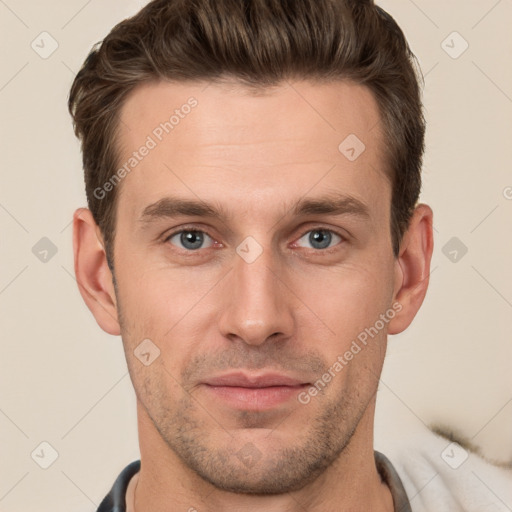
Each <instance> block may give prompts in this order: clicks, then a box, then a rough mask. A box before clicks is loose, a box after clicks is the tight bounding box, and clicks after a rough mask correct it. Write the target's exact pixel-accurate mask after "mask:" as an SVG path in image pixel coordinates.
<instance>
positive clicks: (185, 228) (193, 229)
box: [163, 226, 347, 256]
mask: <svg viewBox="0 0 512 512" xmlns="http://www.w3.org/2000/svg"><path fill="white" fill-rule="evenodd" d="M312 231H326V232H327V233H332V234H334V235H337V236H339V237H340V238H341V242H338V243H337V244H336V245H333V246H332V247H328V248H326V249H311V248H307V247H304V248H303V249H306V250H309V251H314V252H315V253H318V254H329V253H331V252H332V251H333V250H336V248H337V247H338V246H339V245H341V244H342V243H343V242H346V241H347V237H346V236H345V235H343V234H341V233H340V232H338V231H336V230H334V229H331V228H326V227H324V226H315V227H313V228H310V229H307V230H306V231H304V232H302V234H301V235H300V236H299V237H298V238H297V241H298V240H300V239H301V238H302V237H303V236H304V235H306V234H307V233H310V232H312ZM187 232H196V233H203V234H205V235H207V236H209V237H210V238H211V239H212V240H213V241H214V242H215V241H216V240H215V237H213V236H212V235H210V234H209V233H208V231H205V230H204V229H198V228H197V227H195V226H182V227H180V229H178V230H176V231H173V232H172V233H170V234H169V235H167V236H165V238H164V240H163V243H164V244H166V243H168V242H169V240H170V239H171V238H172V237H173V236H175V235H179V234H180V233H187ZM294 243H295V242H294ZM177 249H179V248H178V247H177ZM207 249H211V247H207ZM179 250H182V251H184V252H185V253H187V254H188V255H190V256H193V255H197V254H198V253H199V251H200V249H197V250H195V251H193V250H186V249H179Z"/></svg>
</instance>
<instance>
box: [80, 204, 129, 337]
mask: <svg viewBox="0 0 512 512" xmlns="http://www.w3.org/2000/svg"><path fill="white" fill-rule="evenodd" d="M73 252H74V265H75V275H76V280H77V283H78V288H79V290H80V294H81V295H82V298H83V299H84V301H85V303H86V304H87V307H88V308H89V309H90V310H91V312H92V314H93V315H94V318H95V319H96V321H97V322H98V325H99V326H100V327H101V328H102V329H103V330H104V331H105V332H107V333H109V334H112V335H114V336H117V335H119V334H120V333H121V329H120V326H119V321H118V315H117V305H116V297H115V290H114V284H113V280H112V273H111V271H110V269H109V268H108V264H107V257H106V254H105V249H104V247H103V243H102V240H101V234H100V230H99V228H98V226H97V224H96V222H95V221H94V218H93V216H92V213H91V211H90V210H88V209H87V208H79V209H78V210H76V211H75V213H74V215H73Z"/></svg>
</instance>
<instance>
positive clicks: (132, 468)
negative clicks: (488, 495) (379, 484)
mask: <svg viewBox="0 0 512 512" xmlns="http://www.w3.org/2000/svg"><path fill="white" fill-rule="evenodd" d="M375 464H376V465H377V470H378V472H379V474H380V477H381V479H382V481H383V482H384V483H386V484H387V486H388V487H389V489H390V491H391V495H392V496H393V504H394V508H395V512H412V510H411V505H410V503H409V499H408V498H407V494H406V492H405V489H404V486H403V484H402V481H401V480H400V477H399V476H398V473H397V472H396V470H395V468H394V467H393V465H392V464H391V462H390V461H389V459H388V458H387V457H386V456H385V455H383V454H382V453H380V452H378V451H375ZM139 470H140V460H136V461H134V462H132V463H131V464H129V465H128V466H126V467H125V468H124V469H123V471H121V473H120V475H119V476H118V477H117V479H116V481H115V482H114V485H113V486H112V489H111V490H110V492H109V493H108V494H107V496H106V497H105V499H104V500H103V501H102V502H101V504H100V507H99V508H98V511H97V512H126V489H127V488H128V483H129V482H130V479H131V478H132V476H134V475H135V474H136V473H138V472H139Z"/></svg>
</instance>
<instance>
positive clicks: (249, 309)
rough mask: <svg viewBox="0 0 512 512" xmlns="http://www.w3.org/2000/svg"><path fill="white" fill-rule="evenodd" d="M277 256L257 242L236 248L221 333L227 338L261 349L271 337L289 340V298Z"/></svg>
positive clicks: (290, 323)
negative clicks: (260, 345) (261, 345)
mask: <svg viewBox="0 0 512 512" xmlns="http://www.w3.org/2000/svg"><path fill="white" fill-rule="evenodd" d="M278 268H279V264H278V261H277V256H276V255H275V254H273V252H272V249H271V248H263V247H262V246H260V245H259V244H257V242H256V243H255V240H254V239H252V240H251V239H250V237H249V240H247V239H246V240H245V241H244V242H242V243H241V244H240V245H239V246H238V248H237V254H236V255H235V256H234V261H233V270H232V272H230V279H229V282H228V283H227V284H226V285H227V287H228V289H227V295H226V303H225V309H224V311H223V313H222V321H221V330H222V331H223V334H224V335H225V336H228V337H231V338H233V337H237V338H240V339H242V340H243V341H244V342H245V343H248V344H251V345H258V344H262V343H264V342H265V341H266V340H267V339H268V338H269V337H270V336H272V335H277V334H280V335H281V336H282V337H287V336H289V335H290V334H291V332H292V329H293V317H292V310H291V307H290V304H289V294H288V293H287V290H286V286H285V285H284V284H283V282H282V281H281V278H280V276H279V274H278V272H279V271H278V270H277V269H278Z"/></svg>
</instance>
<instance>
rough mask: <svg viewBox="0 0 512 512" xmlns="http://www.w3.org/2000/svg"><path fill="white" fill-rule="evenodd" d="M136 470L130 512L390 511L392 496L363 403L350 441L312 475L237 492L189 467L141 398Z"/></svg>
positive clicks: (370, 409)
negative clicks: (296, 483)
mask: <svg viewBox="0 0 512 512" xmlns="http://www.w3.org/2000/svg"><path fill="white" fill-rule="evenodd" d="M137 407H138V423H139V443H140V452H141V470H140V473H139V474H138V475H137V477H138V478H137V485H136V487H135V492H134V493H133V494H134V508H133V510H134V512H140V511H144V510H151V511H152V512H164V511H165V512H174V511H183V510H187V511H190V512H194V510H196V511H200V512H214V511H215V512H218V511H227V510H237V511H240V512H245V511H251V512H257V511H265V512H303V511H304V510H308V511H310V512H325V511H339V510H352V511H367V510H372V511H373V512H392V511H393V500H392V497H391V493H390V491H389V489H388V487H387V486H386V485H385V484H384V483H383V482H382V481H381V478H380V476H379V474H378V472H377V468H376V465H375V459H374V452H373V415H374V408H375V404H371V405H370V406H369V407H368V410H367V411H366V413H365V415H364V416H363V418H362V420H361V422H360V423H359V425H358V427H357V429H356V432H355V433H354V435H353V436H352V439H351V441H350V443H349V444H348V445H347V446H346V448H345V449H344V450H343V452H342V453H341V454H340V455H339V457H338V458H337V459H336V460H335V462H334V463H333V464H331V466H329V467H328V468H327V470H325V471H324V472H323V473H322V474H321V475H320V476H319V477H318V478H316V480H314V481H313V482H311V483H310V484H307V485H306V486H304V487H303V488H302V489H299V490H297V491H294V492H290V493H286V494H282V495H247V494H236V493H231V492H227V491H224V490H220V489H217V488H216V487H214V486H212V485H211V484H210V483H208V482H206V481H204V480H203V479H202V478H200V477H199V476H198V475H197V474H196V473H195V472H193V471H192V470H191V469H190V468H188V467H187V466H186V465H185V464H184V463H183V461H182V460H181V459H179V458H178V457H177V456H176V454H175V453H174V452H173V451H172V450H171V449H170V448H169V447H168V446H167V444H166V443H165V442H164V441H163V439H162V438H161V436H160V434H159V433H158V431H157V430H156V429H155V427H154V425H153V423H152V421H151V419H150V418H149V417H148V416H147V414H146V412H145V410H144V408H143V407H142V406H141V404H140V403H138V405H137Z"/></svg>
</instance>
